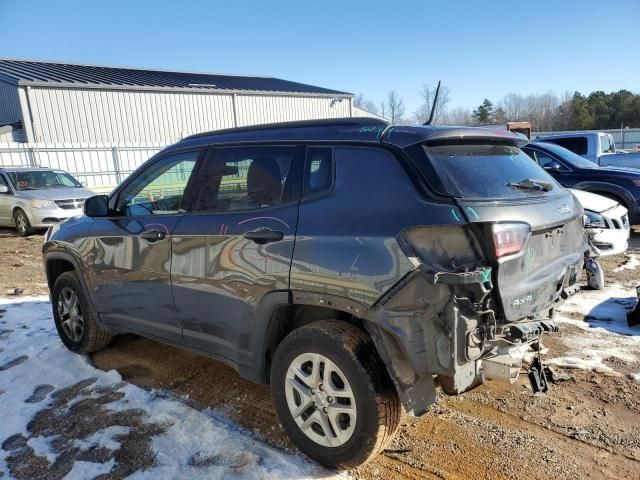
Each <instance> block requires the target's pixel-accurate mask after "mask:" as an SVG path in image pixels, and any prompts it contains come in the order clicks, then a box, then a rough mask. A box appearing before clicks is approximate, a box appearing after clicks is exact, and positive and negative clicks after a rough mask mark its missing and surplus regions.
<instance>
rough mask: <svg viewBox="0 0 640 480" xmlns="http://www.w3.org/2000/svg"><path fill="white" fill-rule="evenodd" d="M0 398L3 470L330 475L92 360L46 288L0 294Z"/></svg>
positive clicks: (25, 474) (23, 473) (27, 474)
mask: <svg viewBox="0 0 640 480" xmlns="http://www.w3.org/2000/svg"><path fill="white" fill-rule="evenodd" d="M0 405H2V408H1V409H0V445H2V449H0V477H3V478H12V477H17V478H34V477H38V478H43V477H46V478H62V477H64V478H69V479H74V478H78V479H86V478H94V477H96V476H98V475H101V474H108V473H110V474H111V475H112V476H113V477H115V478H121V477H123V476H131V478H136V479H143V478H152V479H154V480H161V479H164V478H167V479H171V478H190V479H198V478H208V479H216V478H260V479H270V478H273V479H279V478H310V477H318V476H320V477H323V478H326V477H328V476H331V475H332V473H331V472H327V471H326V470H324V469H322V468H320V467H318V466H315V465H313V464H311V463H310V462H307V461H306V460H304V459H303V458H301V457H300V456H296V455H294V454H290V453H286V452H282V451H279V450H276V449H273V448H271V447H269V446H267V445H266V444H264V443H263V442H261V441H260V440H259V439H257V438H255V437H254V436H253V435H251V434H250V433H247V432H243V431H241V430H240V429H239V428H238V427H237V426H235V425H234V424H233V423H232V422H230V421H229V420H227V419H225V418H223V417H222V416H220V415H218V414H217V413H216V412H214V411H211V410H209V411H199V410H196V409H194V408H191V407H189V406H187V405H184V404H183V403H181V402H179V401H177V400H175V399H171V398H169V397H168V395H166V394H164V393H163V392H161V391H146V390H143V389H141V388H139V387H136V386H134V385H132V384H128V383H126V382H123V381H122V378H121V376H120V375H119V374H118V373H117V372H116V371H109V372H103V371H101V370H98V369H96V368H94V367H93V366H92V365H91V364H90V363H89V361H88V358H87V357H83V356H80V355H76V354H73V353H71V352H69V351H68V350H67V349H66V348H64V346H63V345H62V343H61V341H60V340H59V338H58V335H57V333H56V330H55V327H54V323H53V319H52V315H51V307H50V304H49V300H48V298H47V297H37V298H28V299H11V300H9V299H0ZM3 474H4V475H3Z"/></svg>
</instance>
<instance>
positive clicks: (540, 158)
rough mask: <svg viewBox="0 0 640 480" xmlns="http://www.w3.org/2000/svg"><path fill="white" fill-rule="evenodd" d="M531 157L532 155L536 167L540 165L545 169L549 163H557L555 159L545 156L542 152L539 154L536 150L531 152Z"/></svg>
mask: <svg viewBox="0 0 640 480" xmlns="http://www.w3.org/2000/svg"><path fill="white" fill-rule="evenodd" d="M533 155H534V157H533V158H534V160H535V161H536V162H538V165H540V166H541V167H542V168H546V167H548V166H549V165H550V164H551V163H554V162H555V163H558V161H557V160H556V159H555V158H552V157H550V156H549V155H546V154H544V153H542V152H539V151H537V150H534V151H533ZM563 170H564V169H563Z"/></svg>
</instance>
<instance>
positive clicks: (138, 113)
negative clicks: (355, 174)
mask: <svg viewBox="0 0 640 480" xmlns="http://www.w3.org/2000/svg"><path fill="white" fill-rule="evenodd" d="M352 116H374V115H372V114H369V113H368V112H366V111H364V110H360V109H357V108H356V107H354V106H353V95H352V94H350V93H347V92H341V91H337V90H330V89H327V88H321V87H315V86H313V85H306V84H302V83H296V82H291V81H288V80H281V79H277V78H271V77H258V76H240V75H218V74H203V73H187V72H170V71H163V70H139V69H131V68H116V67H103V66H94V65H77V64H68V63H53V62H35V61H25V60H2V59H0V127H1V126H3V125H8V124H13V125H14V127H13V128H16V127H15V123H16V122H21V126H22V129H23V135H22V136H21V140H22V141H24V142H27V143H46V144H48V143H74V144H77V143H92V144H95V143H102V144H129V145H131V144H149V143H161V144H167V143H173V142H175V141H177V140H179V139H180V138H182V137H185V136H187V135H190V134H192V133H197V132H203V131H208V130H216V129H221V128H230V127H235V126H244V125H253V124H260V123H269V122H280V121H289V120H305V119H315V118H337V117H352ZM16 138H17V137H16V136H15V132H14V140H15V139H16ZM5 141H7V140H5Z"/></svg>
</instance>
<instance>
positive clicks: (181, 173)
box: [117, 151, 200, 216]
mask: <svg viewBox="0 0 640 480" xmlns="http://www.w3.org/2000/svg"><path fill="white" fill-rule="evenodd" d="M199 153H200V152H199V151H193V152H183V153H177V154H175V155H170V156H168V157H165V158H163V159H162V160H160V161H159V162H157V163H156V164H154V165H153V166H152V167H151V168H149V169H148V170H146V171H144V172H142V173H141V174H140V175H139V176H138V177H136V178H135V179H134V180H133V181H132V182H131V183H130V184H129V185H127V187H126V188H125V189H124V190H123V191H122V193H121V194H120V199H119V202H118V207H117V211H118V212H119V213H120V214H122V215H126V216H139V215H170V214H178V213H184V212H185V206H186V205H185V198H184V193H185V190H186V188H187V185H188V183H189V180H190V179H191V174H192V173H193V169H194V167H195V164H196V161H197V160H198V155H199Z"/></svg>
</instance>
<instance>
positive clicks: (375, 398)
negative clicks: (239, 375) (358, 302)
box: [271, 320, 401, 468]
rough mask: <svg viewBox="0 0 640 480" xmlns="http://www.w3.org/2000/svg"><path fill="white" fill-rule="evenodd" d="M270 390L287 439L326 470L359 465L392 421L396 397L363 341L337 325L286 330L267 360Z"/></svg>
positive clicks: (387, 437) (377, 448)
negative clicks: (269, 365) (269, 370)
mask: <svg viewBox="0 0 640 480" xmlns="http://www.w3.org/2000/svg"><path fill="white" fill-rule="evenodd" d="M271 393H272V396H273V401H274V404H275V407H276V411H277V413H278V418H279V419H280V422H281V424H282V427H283V428H284V430H285V432H286V433H287V434H288V435H289V438H291V440H292V441H293V443H294V444H295V445H296V446H297V447H298V448H299V449H300V451H302V452H303V453H304V454H305V455H307V456H308V457H310V458H312V459H313V460H315V461H317V462H318V463H320V464H321V465H324V466H326V467H331V468H352V467H355V466H358V465H361V464H363V463H366V462H367V461H369V460H370V459H371V458H373V457H374V456H376V455H377V454H378V453H380V452H381V451H382V450H384V449H385V448H386V446H387V445H388V444H389V442H390V441H391V440H392V439H393V436H394V434H395V432H396V430H397V428H398V425H399V423H400V418H401V412H400V400H399V398H398V394H397V392H396V389H395V387H394V385H393V383H392V382H391V379H390V378H389V376H388V374H387V369H386V367H385V365H384V363H383V362H382V360H381V359H380V357H379V356H378V353H377V351H376V349H375V346H374V344H373V342H372V340H371V338H370V337H369V336H368V335H367V334H366V333H365V332H364V331H362V330H361V329H359V328H357V327H355V326H353V325H351V324H348V323H345V322H340V321H334V320H329V321H319V322H314V323H311V324H309V325H306V326H304V327H301V328H299V329H297V330H294V331H293V332H292V333H290V334H289V335H288V336H287V337H286V338H285V339H284V340H283V341H282V342H281V344H280V345H279V346H278V349H277V351H276V353H275V355H274V358H273V363H272V367H271Z"/></svg>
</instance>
